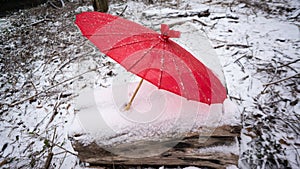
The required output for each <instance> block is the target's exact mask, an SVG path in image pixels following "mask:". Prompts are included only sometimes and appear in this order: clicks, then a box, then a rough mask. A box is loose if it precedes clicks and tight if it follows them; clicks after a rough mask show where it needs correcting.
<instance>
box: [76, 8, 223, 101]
mask: <svg viewBox="0 0 300 169" xmlns="http://www.w3.org/2000/svg"><path fill="white" fill-rule="evenodd" d="M75 23H76V24H77V25H78V27H79V28H80V30H81V32H82V34H83V35H84V36H86V37H87V38H88V39H89V40H90V41H91V42H93V43H94V44H95V45H96V46H97V47H98V48H99V49H100V50H101V51H102V52H103V53H104V54H106V55H107V56H109V57H111V58H112V59H114V60H115V61H116V62H118V63H120V64H121V65H122V66H124V67H125V68H126V69H127V70H128V71H130V72H132V73H134V74H136V75H138V76H140V77H142V78H143V79H145V80H147V81H149V82H151V83H152V84H154V85H156V86H157V87H158V88H160V89H164V90H167V91H170V92H173V93H175V94H177V95H180V96H183V97H185V98H187V99H190V100H195V101H199V102H203V103H207V104H212V103H222V102H223V101H224V99H225V98H226V88H225V87H224V86H223V84H222V83H221V82H220V80H219V79H218V78H217V77H216V76H215V74H214V73H213V72H212V71H211V70H210V69H208V68H207V67H206V66H205V65H204V64H202V63H201V62H200V61H199V60H197V59H196V58H195V57H194V56H193V55H192V54H191V53H189V52H188V51H187V50H185V49H184V48H182V47H181V46H179V45H178V44H177V43H175V42H173V41H172V40H171V39H169V38H179V37H180V32H179V31H174V30H170V29H169V27H168V26H167V25H164V24H163V25H161V32H162V34H159V33H156V32H155V31H153V30H151V29H149V28H146V27H144V26H141V25H139V24H137V23H134V22H132V21H129V20H126V19H123V18H121V17H117V16H113V15H110V14H106V13H100V12H84V13H81V14H78V15H77V16H76V21H75Z"/></svg>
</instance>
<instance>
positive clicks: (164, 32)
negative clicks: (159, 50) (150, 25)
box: [160, 24, 180, 40]
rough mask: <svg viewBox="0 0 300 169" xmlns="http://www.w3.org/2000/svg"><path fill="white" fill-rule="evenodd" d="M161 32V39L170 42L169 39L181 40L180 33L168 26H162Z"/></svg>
mask: <svg viewBox="0 0 300 169" xmlns="http://www.w3.org/2000/svg"><path fill="white" fill-rule="evenodd" d="M160 32H161V36H160V37H161V38H162V39H163V40H168V39H169V38H179V37H180V32H179V31H174V30H170V27H169V26H168V25H167V24H161V25H160Z"/></svg>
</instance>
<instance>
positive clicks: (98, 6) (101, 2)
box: [92, 0, 108, 12]
mask: <svg viewBox="0 0 300 169" xmlns="http://www.w3.org/2000/svg"><path fill="white" fill-rule="evenodd" d="M92 1H93V7H94V11H98V12H107V11H108V0H92Z"/></svg>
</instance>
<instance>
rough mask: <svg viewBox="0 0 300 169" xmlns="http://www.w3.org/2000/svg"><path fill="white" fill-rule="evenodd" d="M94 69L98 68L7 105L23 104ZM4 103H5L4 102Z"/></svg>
mask: <svg viewBox="0 0 300 169" xmlns="http://www.w3.org/2000/svg"><path fill="white" fill-rule="evenodd" d="M92 71H96V68H95V69H91V70H88V71H86V72H83V73H81V74H79V75H76V76H74V77H71V78H69V79H66V80H64V81H62V82H60V83H57V84H55V85H53V86H51V87H49V88H47V89H46V90H43V91H40V92H38V93H36V94H35V95H33V96H30V97H28V98H25V99H23V100H20V101H18V102H14V103H11V104H7V105H8V106H10V107H13V106H16V105H18V104H21V103H23V102H25V101H27V100H30V99H32V98H34V97H36V96H38V95H40V94H42V93H45V92H46V91H49V90H51V89H53V88H55V87H57V86H59V85H61V84H64V83H66V82H68V81H70V80H73V79H76V78H78V77H80V76H82V75H84V74H86V73H89V72H92ZM4 104H5V103H4Z"/></svg>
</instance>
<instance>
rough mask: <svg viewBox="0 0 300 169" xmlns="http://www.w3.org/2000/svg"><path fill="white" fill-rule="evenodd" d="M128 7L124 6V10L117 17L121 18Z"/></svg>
mask: <svg viewBox="0 0 300 169" xmlns="http://www.w3.org/2000/svg"><path fill="white" fill-rule="evenodd" d="M127 7H128V5H126V6H125V8H124V9H123V10H122V12H121V13H120V14H118V15H119V16H123V14H124V12H125V11H126V9H127Z"/></svg>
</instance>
